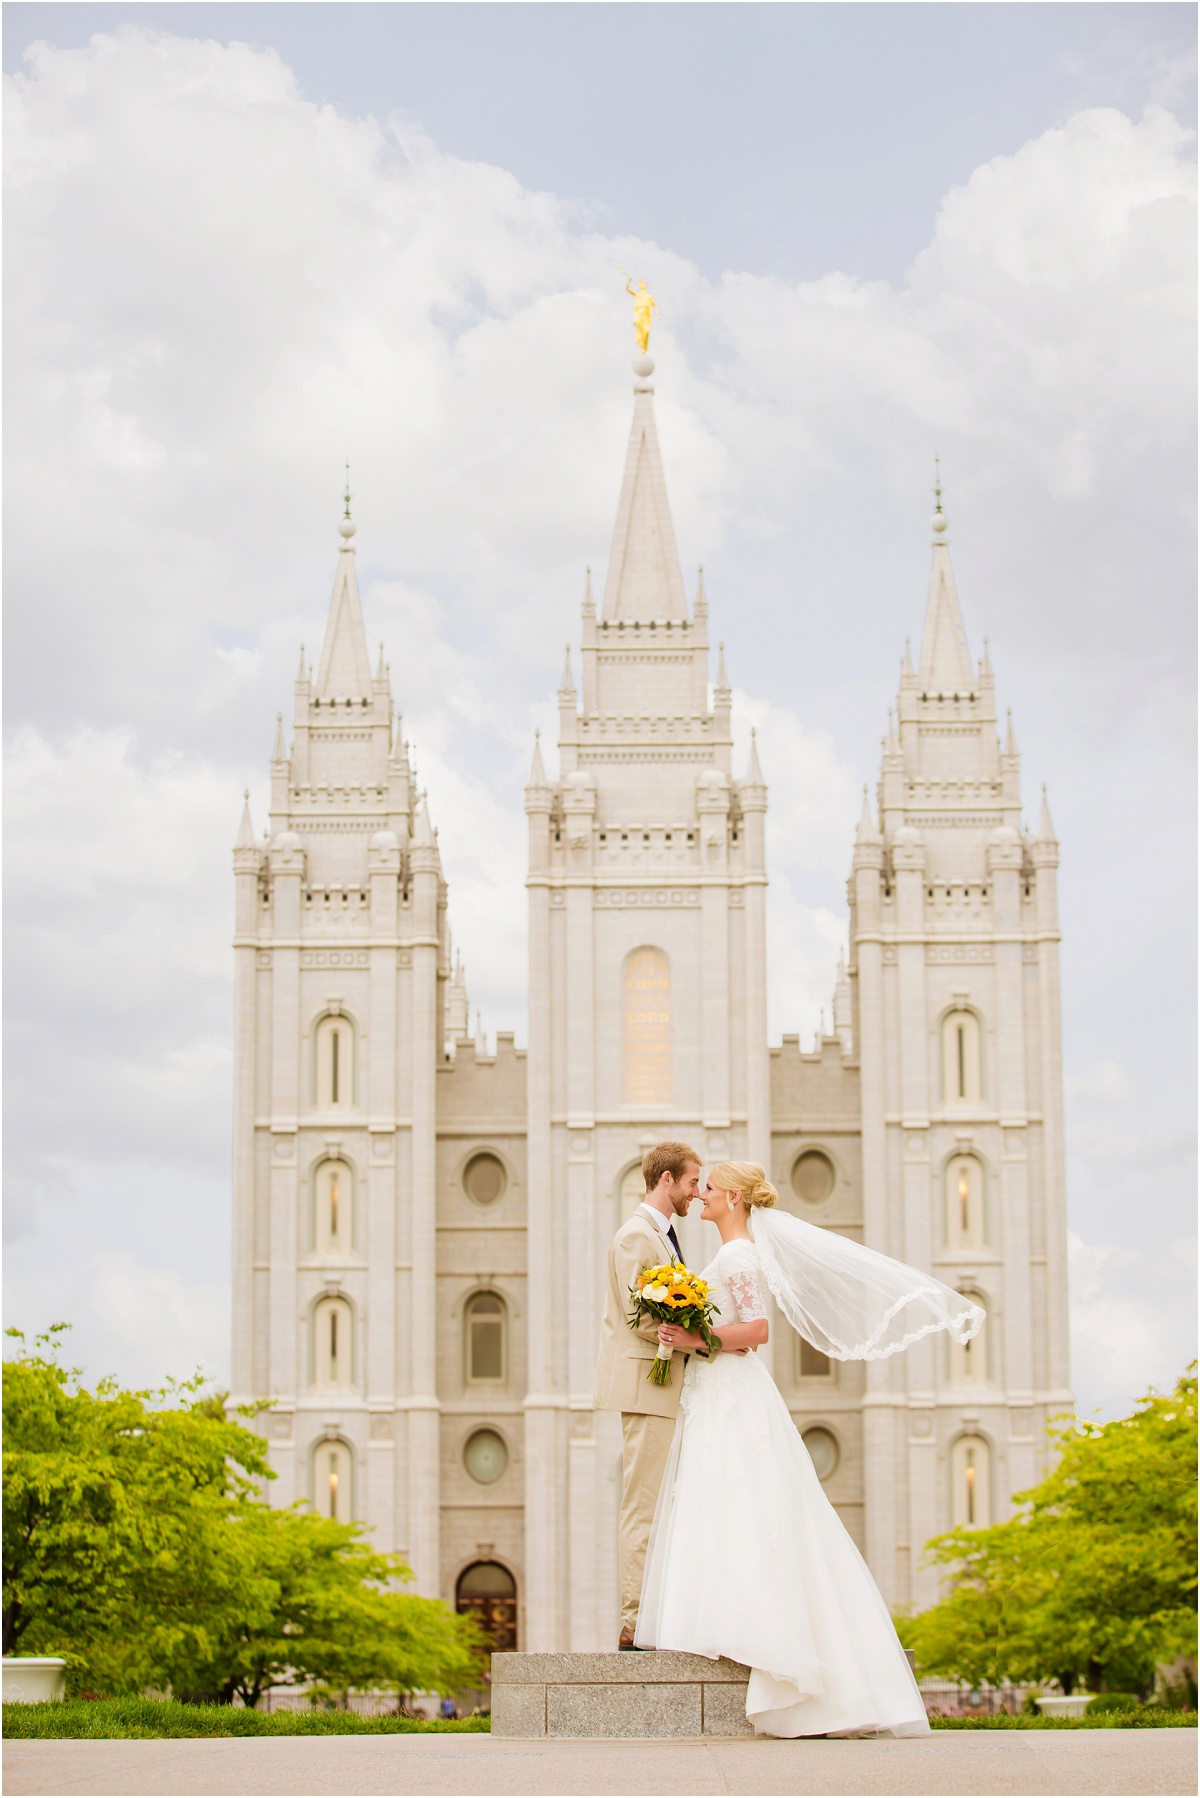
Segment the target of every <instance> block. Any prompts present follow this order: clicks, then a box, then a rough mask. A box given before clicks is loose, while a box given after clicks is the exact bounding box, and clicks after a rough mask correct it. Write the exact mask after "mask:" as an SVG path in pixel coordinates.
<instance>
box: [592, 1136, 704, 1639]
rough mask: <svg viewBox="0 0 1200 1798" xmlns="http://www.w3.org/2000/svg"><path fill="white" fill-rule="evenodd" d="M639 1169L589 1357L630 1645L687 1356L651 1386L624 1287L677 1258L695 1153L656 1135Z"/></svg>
mask: <svg viewBox="0 0 1200 1798" xmlns="http://www.w3.org/2000/svg"><path fill="white" fill-rule="evenodd" d="M642 1176H643V1178H644V1179H645V1182H646V1197H645V1198H644V1199H643V1201H642V1203H641V1204H640V1205H639V1206H638V1208H637V1210H636V1211H635V1212H634V1214H633V1216H632V1217H631V1218H630V1219H629V1220H628V1222H627V1223H624V1224H622V1225H621V1228H620V1229H619V1230H618V1231H617V1233H616V1235H615V1236H614V1237H613V1239H612V1247H611V1248H610V1249H609V1251H608V1283H607V1287H606V1290H605V1298H604V1320H603V1322H602V1323H601V1325H600V1353H599V1355H598V1357H597V1360H596V1408H597V1410H600V1411H619V1412H620V1413H621V1434H622V1437H623V1452H622V1471H623V1474H624V1484H623V1488H622V1493H621V1531H620V1561H621V1639H620V1643H619V1646H620V1647H621V1648H632V1647H633V1645H634V1644H633V1632H634V1629H635V1628H636V1626H637V1614H638V1600H639V1598H640V1597H641V1592H642V1571H643V1568H644V1566H645V1562H646V1546H647V1543H648V1541H649V1539H650V1525H651V1523H652V1522H653V1521H654V1506H655V1503H656V1501H657V1499H658V1489H659V1487H660V1485H661V1484H662V1477H663V1472H664V1470H665V1468H666V1465H667V1455H668V1453H669V1452H670V1447H671V1438H672V1436H673V1435H674V1433H675V1414H676V1412H677V1411H678V1410H679V1394H680V1391H681V1390H682V1387H683V1368H684V1363H685V1361H686V1359H687V1357H686V1356H682V1357H676V1358H673V1359H672V1363H671V1380H670V1384H669V1385H666V1386H656V1385H654V1383H653V1382H652V1381H651V1380H650V1379H649V1378H648V1375H649V1372H650V1366H649V1364H650V1362H651V1361H652V1360H653V1359H654V1357H655V1355H656V1354H657V1352H658V1325H657V1324H656V1323H655V1322H654V1321H653V1319H652V1318H643V1320H642V1321H641V1323H639V1324H638V1326H637V1328H636V1329H635V1330H631V1329H630V1327H629V1324H628V1322H627V1319H628V1316H629V1307H630V1298H629V1289H630V1287H631V1286H632V1285H633V1283H634V1281H635V1280H636V1279H637V1276H638V1275H639V1274H640V1273H641V1271H642V1269H643V1268H645V1267H658V1266H661V1264H662V1263H663V1262H664V1261H682V1260H683V1255H682V1253H681V1251H680V1247H679V1239H678V1237H677V1236H676V1234H675V1224H674V1220H675V1219H676V1218H677V1217H686V1216H687V1211H688V1206H689V1205H690V1204H691V1202H692V1200H693V1199H694V1198H695V1197H696V1196H697V1192H698V1189H699V1184H700V1157H699V1156H698V1155H697V1153H696V1151H695V1149H691V1148H689V1147H688V1145H687V1143H684V1142H660V1143H659V1144H658V1145H657V1147H655V1148H653V1149H651V1150H650V1151H649V1152H648V1153H647V1155H646V1156H645V1158H644V1159H643V1161H642Z"/></svg>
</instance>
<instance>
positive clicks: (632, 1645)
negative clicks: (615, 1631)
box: [617, 1624, 646, 1654]
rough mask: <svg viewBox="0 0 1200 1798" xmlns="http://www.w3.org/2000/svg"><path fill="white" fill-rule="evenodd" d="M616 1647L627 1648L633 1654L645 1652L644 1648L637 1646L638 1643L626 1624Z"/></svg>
mask: <svg viewBox="0 0 1200 1798" xmlns="http://www.w3.org/2000/svg"><path fill="white" fill-rule="evenodd" d="M617 1647H618V1648H619V1649H622V1650H626V1649H627V1650H629V1651H630V1652H632V1653H633V1654H645V1652H646V1650H645V1649H644V1648H639V1646H638V1644H637V1643H636V1642H635V1641H634V1639H633V1631H632V1630H631V1629H630V1627H629V1625H628V1624H626V1625H625V1628H624V1629H623V1630H622V1631H621V1635H620V1639H619V1641H618V1642H617Z"/></svg>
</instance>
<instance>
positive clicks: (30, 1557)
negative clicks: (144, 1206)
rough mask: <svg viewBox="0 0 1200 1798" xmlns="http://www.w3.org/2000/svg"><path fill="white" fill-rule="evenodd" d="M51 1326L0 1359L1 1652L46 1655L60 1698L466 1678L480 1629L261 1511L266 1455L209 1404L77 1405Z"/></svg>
mask: <svg viewBox="0 0 1200 1798" xmlns="http://www.w3.org/2000/svg"><path fill="white" fill-rule="evenodd" d="M62 1327H63V1326H56V1328H55V1330H54V1331H51V1332H49V1333H48V1334H47V1335H46V1336H44V1337H39V1338H38V1339H37V1340H36V1342H35V1344H34V1348H33V1350H32V1351H30V1350H28V1349H27V1348H26V1346H25V1344H24V1340H23V1338H19V1340H20V1341H21V1350H20V1352H19V1353H18V1354H17V1355H16V1356H15V1357H14V1358H13V1359H11V1360H7V1361H6V1362H5V1364H4V1652H5V1654H10V1653H21V1654H62V1655H63V1656H64V1657H65V1658H66V1660H67V1662H68V1667H69V1670H70V1674H69V1676H70V1681H71V1685H72V1687H73V1688H74V1689H79V1688H80V1687H81V1686H83V1685H87V1686H91V1687H97V1688H100V1689H103V1690H106V1691H110V1692H114V1693H121V1692H137V1691H141V1690H144V1689H145V1688H147V1687H154V1688H158V1689H164V1688H167V1687H170V1689H171V1690H173V1691H174V1692H175V1693H176V1694H178V1695H186V1696H189V1697H194V1698H206V1699H217V1700H219V1701H223V1702H226V1703H228V1702H229V1701H230V1700H231V1699H232V1698H233V1697H235V1696H237V1697H240V1698H241V1699H243V1700H244V1701H245V1702H246V1703H247V1704H254V1703H256V1702H257V1700H258V1698H259V1696H260V1695H261V1694H262V1692H263V1691H264V1690H266V1688H267V1687H269V1686H271V1685H273V1684H277V1683H279V1682H280V1681H284V1680H288V1679H291V1678H311V1679H314V1680H316V1681H318V1682H319V1683H320V1684H321V1685H322V1686H324V1687H325V1688H327V1689H329V1690H331V1691H334V1692H341V1693H344V1692H345V1691H346V1690H347V1689H348V1688H349V1687H351V1686H360V1685H372V1686H380V1687H384V1688H388V1689H392V1690H397V1691H411V1690H417V1689H420V1690H432V1691H447V1690H452V1689H453V1688H454V1687H456V1686H461V1685H464V1684H469V1683H471V1682H473V1681H475V1680H477V1679H478V1677H479V1663H480V1650H481V1642H480V1636H479V1632H478V1629H477V1626H476V1625H475V1623H474V1622H473V1621H472V1620H471V1619H469V1618H464V1617H459V1616H456V1615H455V1613H454V1612H453V1611H451V1610H450V1609H449V1608H448V1607H447V1606H446V1605H444V1604H442V1603H440V1601H437V1600H433V1599H425V1598H419V1597H416V1596H414V1595H413V1594H411V1593H407V1592H404V1591H401V1590H399V1589H398V1587H399V1586H400V1585H402V1584H403V1583H406V1582H407V1581H409V1580H410V1579H411V1577H412V1576H411V1573H410V1572H409V1569H408V1568H407V1567H405V1566H404V1564H403V1562H402V1561H401V1560H400V1559H399V1557H397V1556H394V1555H381V1554H377V1553H376V1552H375V1551H374V1550H373V1549H372V1548H371V1547H370V1545H369V1544H368V1543H367V1542H366V1541H364V1540H363V1538H362V1534H361V1531H360V1529H359V1527H358V1526H357V1525H354V1524H344V1523H336V1522H331V1521H330V1520H328V1519H326V1518H322V1517H318V1516H317V1515H316V1514H315V1513H313V1512H312V1511H311V1510H309V1509H308V1508H307V1507H305V1506H292V1507H287V1508H283V1507H280V1508H275V1507H272V1506H270V1505H268V1504H266V1503H264V1502H263V1499H262V1497H261V1485H262V1483H263V1482H265V1481H266V1480H269V1479H271V1478H273V1475H272V1473H271V1469H270V1467H269V1466H268V1463H267V1459H266V1449H265V1445H264V1443H263V1441H262V1439H261V1437H259V1436H258V1435H257V1434H256V1433H255V1432H254V1431H253V1430H251V1429H249V1428H247V1427H246V1423H245V1422H240V1421H238V1420H237V1419H236V1418H231V1417H230V1416H228V1415H227V1412H226V1407H225V1403H224V1399H223V1397H222V1396H221V1395H217V1396H212V1395H205V1394H204V1393H203V1392H202V1391H201V1389H200V1384H199V1381H192V1382H190V1383H188V1384H187V1385H183V1386H172V1387H168V1388H165V1389H164V1390H162V1391H158V1392H149V1391H142V1392H130V1391H125V1390H123V1389H121V1388H120V1387H119V1386H118V1385H117V1384H116V1382H114V1381H111V1380H110V1381H102V1382H101V1383H100V1384H99V1385H98V1386H97V1388H96V1390H95V1391H94V1392H89V1391H88V1390H86V1388H84V1387H83V1385H82V1384H81V1383H80V1380H79V1377H78V1374H77V1372H73V1371H70V1370H67V1369H65V1368H63V1367H62V1366H60V1364H59V1362H58V1359H57V1355H56V1352H55V1347H56V1338H57V1334H58V1330H59V1329H61V1328H62ZM9 1334H10V1335H16V1334H17V1332H11V1331H10V1332H9Z"/></svg>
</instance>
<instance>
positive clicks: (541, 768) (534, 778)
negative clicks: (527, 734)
mask: <svg viewBox="0 0 1200 1798" xmlns="http://www.w3.org/2000/svg"><path fill="white" fill-rule="evenodd" d="M525 785H526V787H527V788H528V787H544V786H545V785H546V769H545V765H544V763H543V761H542V733H541V731H540V730H537V731H534V733H533V761H532V763H531V764H530V768H529V779H528V780H527V781H526V782H525Z"/></svg>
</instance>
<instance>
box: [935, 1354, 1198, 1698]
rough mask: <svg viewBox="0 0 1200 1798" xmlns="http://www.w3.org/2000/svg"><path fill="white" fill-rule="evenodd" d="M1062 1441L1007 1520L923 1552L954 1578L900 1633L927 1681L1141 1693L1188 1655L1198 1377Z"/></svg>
mask: <svg viewBox="0 0 1200 1798" xmlns="http://www.w3.org/2000/svg"><path fill="white" fill-rule="evenodd" d="M1057 1436H1058V1441H1059V1446H1060V1451H1061V1452H1060V1455H1059V1458H1058V1461H1057V1463H1056V1465H1055V1467H1054V1469H1053V1471H1052V1472H1051V1473H1050V1474H1049V1475H1048V1476H1047V1478H1046V1479H1044V1480H1043V1481H1042V1482H1041V1484H1040V1485H1038V1486H1035V1487H1034V1488H1032V1490H1030V1491H1029V1492H1024V1493H1018V1494H1017V1500H1018V1503H1020V1504H1021V1505H1023V1507H1024V1509H1023V1510H1022V1511H1021V1512H1020V1513H1019V1514H1018V1515H1017V1517H1016V1518H1014V1519H1013V1520H1011V1521H1010V1522H1008V1523H1003V1524H998V1525H995V1526H994V1527H993V1528H991V1529H986V1530H963V1529H959V1530H954V1531H951V1532H950V1533H949V1534H948V1535H945V1536H939V1537H936V1538H935V1539H934V1541H932V1542H931V1543H930V1544H929V1545H928V1555H929V1558H930V1559H931V1560H933V1561H935V1562H939V1563H941V1564H942V1565H945V1566H947V1567H949V1568H951V1569H952V1572H951V1575H950V1582H949V1589H948V1591H947V1593H946V1596H945V1598H944V1599H943V1600H942V1602H941V1603H940V1604H938V1605H935V1606H933V1607H932V1608H931V1609H930V1610H928V1611H925V1612H922V1613H921V1614H920V1615H918V1616H916V1617H911V1618H906V1619H905V1620H904V1634H905V1640H906V1642H907V1644H908V1645H909V1646H910V1647H912V1648H914V1649H915V1650H916V1656H917V1662H918V1665H919V1666H920V1668H921V1670H922V1671H923V1672H927V1673H942V1674H946V1675H949V1676H950V1677H953V1678H962V1679H970V1680H972V1681H976V1680H979V1679H985V1678H986V1679H990V1680H993V1681H995V1680H999V1679H1002V1678H1006V1677H1007V1678H1011V1679H1039V1678H1047V1677H1049V1676H1051V1675H1055V1676H1057V1677H1058V1678H1059V1679H1060V1680H1061V1681H1062V1683H1063V1687H1064V1690H1067V1691H1069V1690H1070V1689H1071V1687H1072V1686H1073V1685H1074V1684H1076V1683H1078V1682H1080V1681H1084V1682H1086V1683H1087V1685H1088V1686H1089V1687H1090V1688H1091V1689H1093V1690H1100V1689H1103V1688H1104V1687H1108V1688H1109V1689H1114V1688H1116V1689H1125V1690H1128V1689H1130V1688H1134V1689H1138V1690H1141V1691H1146V1690H1148V1688H1149V1686H1150V1685H1151V1683H1152V1681H1153V1677H1154V1668H1155V1664H1156V1662H1157V1661H1159V1660H1164V1659H1169V1658H1171V1657H1172V1656H1174V1655H1176V1654H1190V1653H1194V1651H1195V1641H1196V1377H1195V1371H1194V1367H1193V1368H1191V1369H1189V1370H1188V1372H1187V1373H1186V1374H1185V1375H1184V1376H1183V1378H1182V1379H1181V1380H1180V1381H1179V1383H1178V1384H1177V1386H1176V1388H1175V1390H1174V1392H1173V1393H1170V1394H1168V1395H1163V1394H1160V1393H1156V1392H1150V1393H1148V1394H1147V1395H1146V1397H1145V1398H1143V1399H1142V1400H1140V1401H1139V1403H1138V1405H1137V1407H1136V1409H1135V1410H1134V1411H1133V1413H1132V1414H1131V1415H1130V1416H1129V1417H1124V1418H1120V1419H1118V1420H1117V1421H1116V1422H1114V1423H1106V1424H1096V1423H1087V1422H1072V1423H1070V1424H1067V1425H1065V1426H1064V1427H1063V1428H1061V1429H1060V1430H1059V1431H1058V1432H1057Z"/></svg>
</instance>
